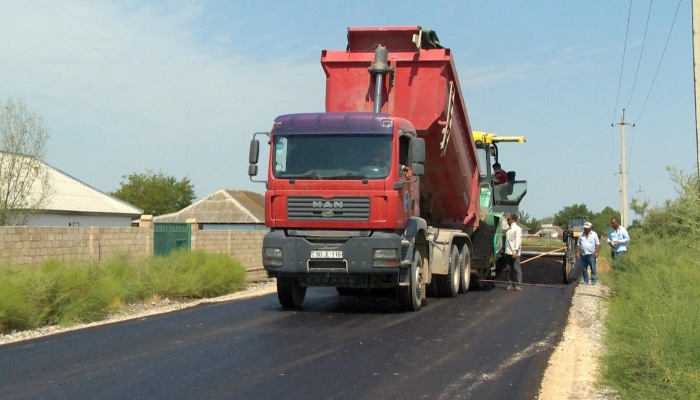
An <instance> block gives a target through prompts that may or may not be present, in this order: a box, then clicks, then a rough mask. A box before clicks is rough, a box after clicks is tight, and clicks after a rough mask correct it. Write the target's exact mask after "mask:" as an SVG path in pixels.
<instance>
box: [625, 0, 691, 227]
mask: <svg viewBox="0 0 700 400" xmlns="http://www.w3.org/2000/svg"><path fill="white" fill-rule="evenodd" d="M693 1H696V0H693ZM698 1H700V0H698ZM625 125H629V124H627V123H626V122H625V110H624V109H623V110H622V120H621V122H620V141H621V142H622V144H621V146H620V150H621V153H622V154H621V156H620V225H621V226H624V227H625V228H627V215H628V211H627V210H628V208H629V205H628V204H627V160H626V157H625V155H626V154H625V153H626V152H625V150H626V149H625V147H626V144H625ZM613 126H615V124H613ZM632 126H634V124H633V125H632Z"/></svg>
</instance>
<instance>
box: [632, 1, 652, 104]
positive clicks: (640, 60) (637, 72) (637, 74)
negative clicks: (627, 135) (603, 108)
mask: <svg viewBox="0 0 700 400" xmlns="http://www.w3.org/2000/svg"><path fill="white" fill-rule="evenodd" d="M653 3H654V0H650V1H649V11H648V12H647V23H646V25H645V26H644V38H643V39H642V49H641V50H640V51H639V60H638V61H637V71H636V72H635V73H634V83H632V92H631V93H630V97H629V99H628V100H627V105H625V108H629V105H630V102H631V101H632V95H633V94H634V88H635V87H636V86H637V76H639V66H640V65H641V64H642V54H644V44H645V43H646V41H647V30H648V29H649V17H650V16H651V5H652V4H653Z"/></svg>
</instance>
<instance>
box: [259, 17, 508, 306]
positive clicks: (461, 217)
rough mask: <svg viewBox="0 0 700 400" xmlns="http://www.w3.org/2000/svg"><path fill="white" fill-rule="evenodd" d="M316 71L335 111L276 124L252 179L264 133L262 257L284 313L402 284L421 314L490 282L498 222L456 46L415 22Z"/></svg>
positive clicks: (366, 31)
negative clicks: (323, 298) (436, 299)
mask: <svg viewBox="0 0 700 400" xmlns="http://www.w3.org/2000/svg"><path fill="white" fill-rule="evenodd" d="M321 64H322V66H323V70H324V71H325V74H326V112H324V113H307V114H290V115H282V116H279V117H277V118H276V119H275V121H274V124H273V127H272V130H271V131H270V132H261V133H256V134H255V135H254V137H253V140H252V141H251V147H250V160H249V161H250V165H249V170H248V174H249V175H250V177H251V180H254V177H255V176H256V175H257V173H258V165H257V164H258V158H259V151H260V149H259V147H260V144H259V143H260V141H259V140H258V139H257V137H258V135H264V136H265V140H267V141H268V143H269V146H270V153H269V164H268V171H267V172H268V173H267V177H266V179H265V180H263V181H262V182H265V183H266V184H267V191H266V193H265V205H266V213H265V223H266V225H267V226H268V227H269V228H270V232H269V233H268V234H267V235H266V236H265V238H264V240H263V249H262V258H263V265H264V267H265V269H266V270H267V272H268V275H269V276H270V277H274V278H277V293H278V297H279V300H280V303H281V304H282V306H283V307H284V308H299V307H301V305H302V303H303V301H304V297H305V294H306V290H307V288H308V287H313V286H330V287H336V288H337V289H338V292H339V293H341V294H349V293H357V291H358V290H366V289H374V288H395V289H396V292H397V296H398V303H399V306H400V308H401V309H402V310H406V311H417V310H419V309H420V307H421V304H422V302H423V300H424V299H425V297H426V294H429V295H436V296H441V297H454V296H457V294H458V293H459V292H462V293H463V292H466V291H467V290H468V289H469V287H470V280H472V282H471V284H472V285H473V284H474V280H476V279H479V278H481V279H492V277H493V276H494V271H495V267H494V266H495V258H496V257H498V252H499V247H500V241H499V238H500V234H494V233H495V232H496V228H495V227H494V226H493V225H497V224H498V220H497V219H496V222H495V223H494V222H493V218H491V221H492V227H491V229H490V230H486V229H481V230H480V229H479V226H480V224H481V225H485V221H486V217H485V213H484V212H482V213H480V197H481V196H482V193H481V191H482V189H481V188H480V184H481V183H482V182H483V181H484V180H485V177H487V176H488V175H487V174H482V176H480V170H479V161H478V160H477V157H478V155H477V146H475V142H474V137H473V136H472V130H471V127H470V124H469V118H468V116H467V109H466V106H465V103H464V99H463V97H462V92H461V90H460V85H459V80H458V78H457V72H456V69H455V65H454V62H453V59H452V54H451V52H450V50H449V49H447V48H443V47H442V46H441V45H440V43H439V41H438V38H437V36H436V34H435V33H434V32H433V31H429V30H424V29H422V28H421V27H418V26H410V27H370V28H349V29H348V46H347V49H346V50H341V51H331V50H324V51H323V52H322V54H321ZM487 156H488V155H487ZM254 181H255V180H254ZM481 186H483V185H481ZM486 186H488V185H486ZM487 203H488V202H487ZM489 211H490V210H489ZM479 232H487V233H486V234H483V235H481V236H482V237H481V239H480V240H481V242H482V244H483V243H485V244H486V245H485V246H477V245H476V244H475V242H474V241H475V240H477V238H476V236H479V235H478V234H479ZM499 232H500V231H499ZM474 252H476V253H477V254H474Z"/></svg>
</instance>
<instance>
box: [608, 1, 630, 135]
mask: <svg viewBox="0 0 700 400" xmlns="http://www.w3.org/2000/svg"><path fill="white" fill-rule="evenodd" d="M630 15H632V0H630V7H629V11H628V12H627V29H625V45H624V46H623V47H622V64H621V65H620V79H619V80H618V82H617V97H616V98H615V108H613V117H612V123H615V116H616V115H617V104H618V101H619V100H620V86H622V71H623V70H624V69H625V53H626V52H627V35H628V34H629V31H630Z"/></svg>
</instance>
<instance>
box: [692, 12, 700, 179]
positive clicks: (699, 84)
mask: <svg viewBox="0 0 700 400" xmlns="http://www.w3.org/2000/svg"><path fill="white" fill-rule="evenodd" d="M691 7H692V9H693V12H692V14H693V76H694V78H695V144H696V145H697V148H698V149H697V150H698V152H697V162H698V177H699V178H700V122H699V121H698V117H699V114H700V102H698V95H700V81H698V79H699V78H700V76H699V75H700V71H699V70H698V69H699V68H700V37H698V35H700V0H693V1H692V2H691Z"/></svg>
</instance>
